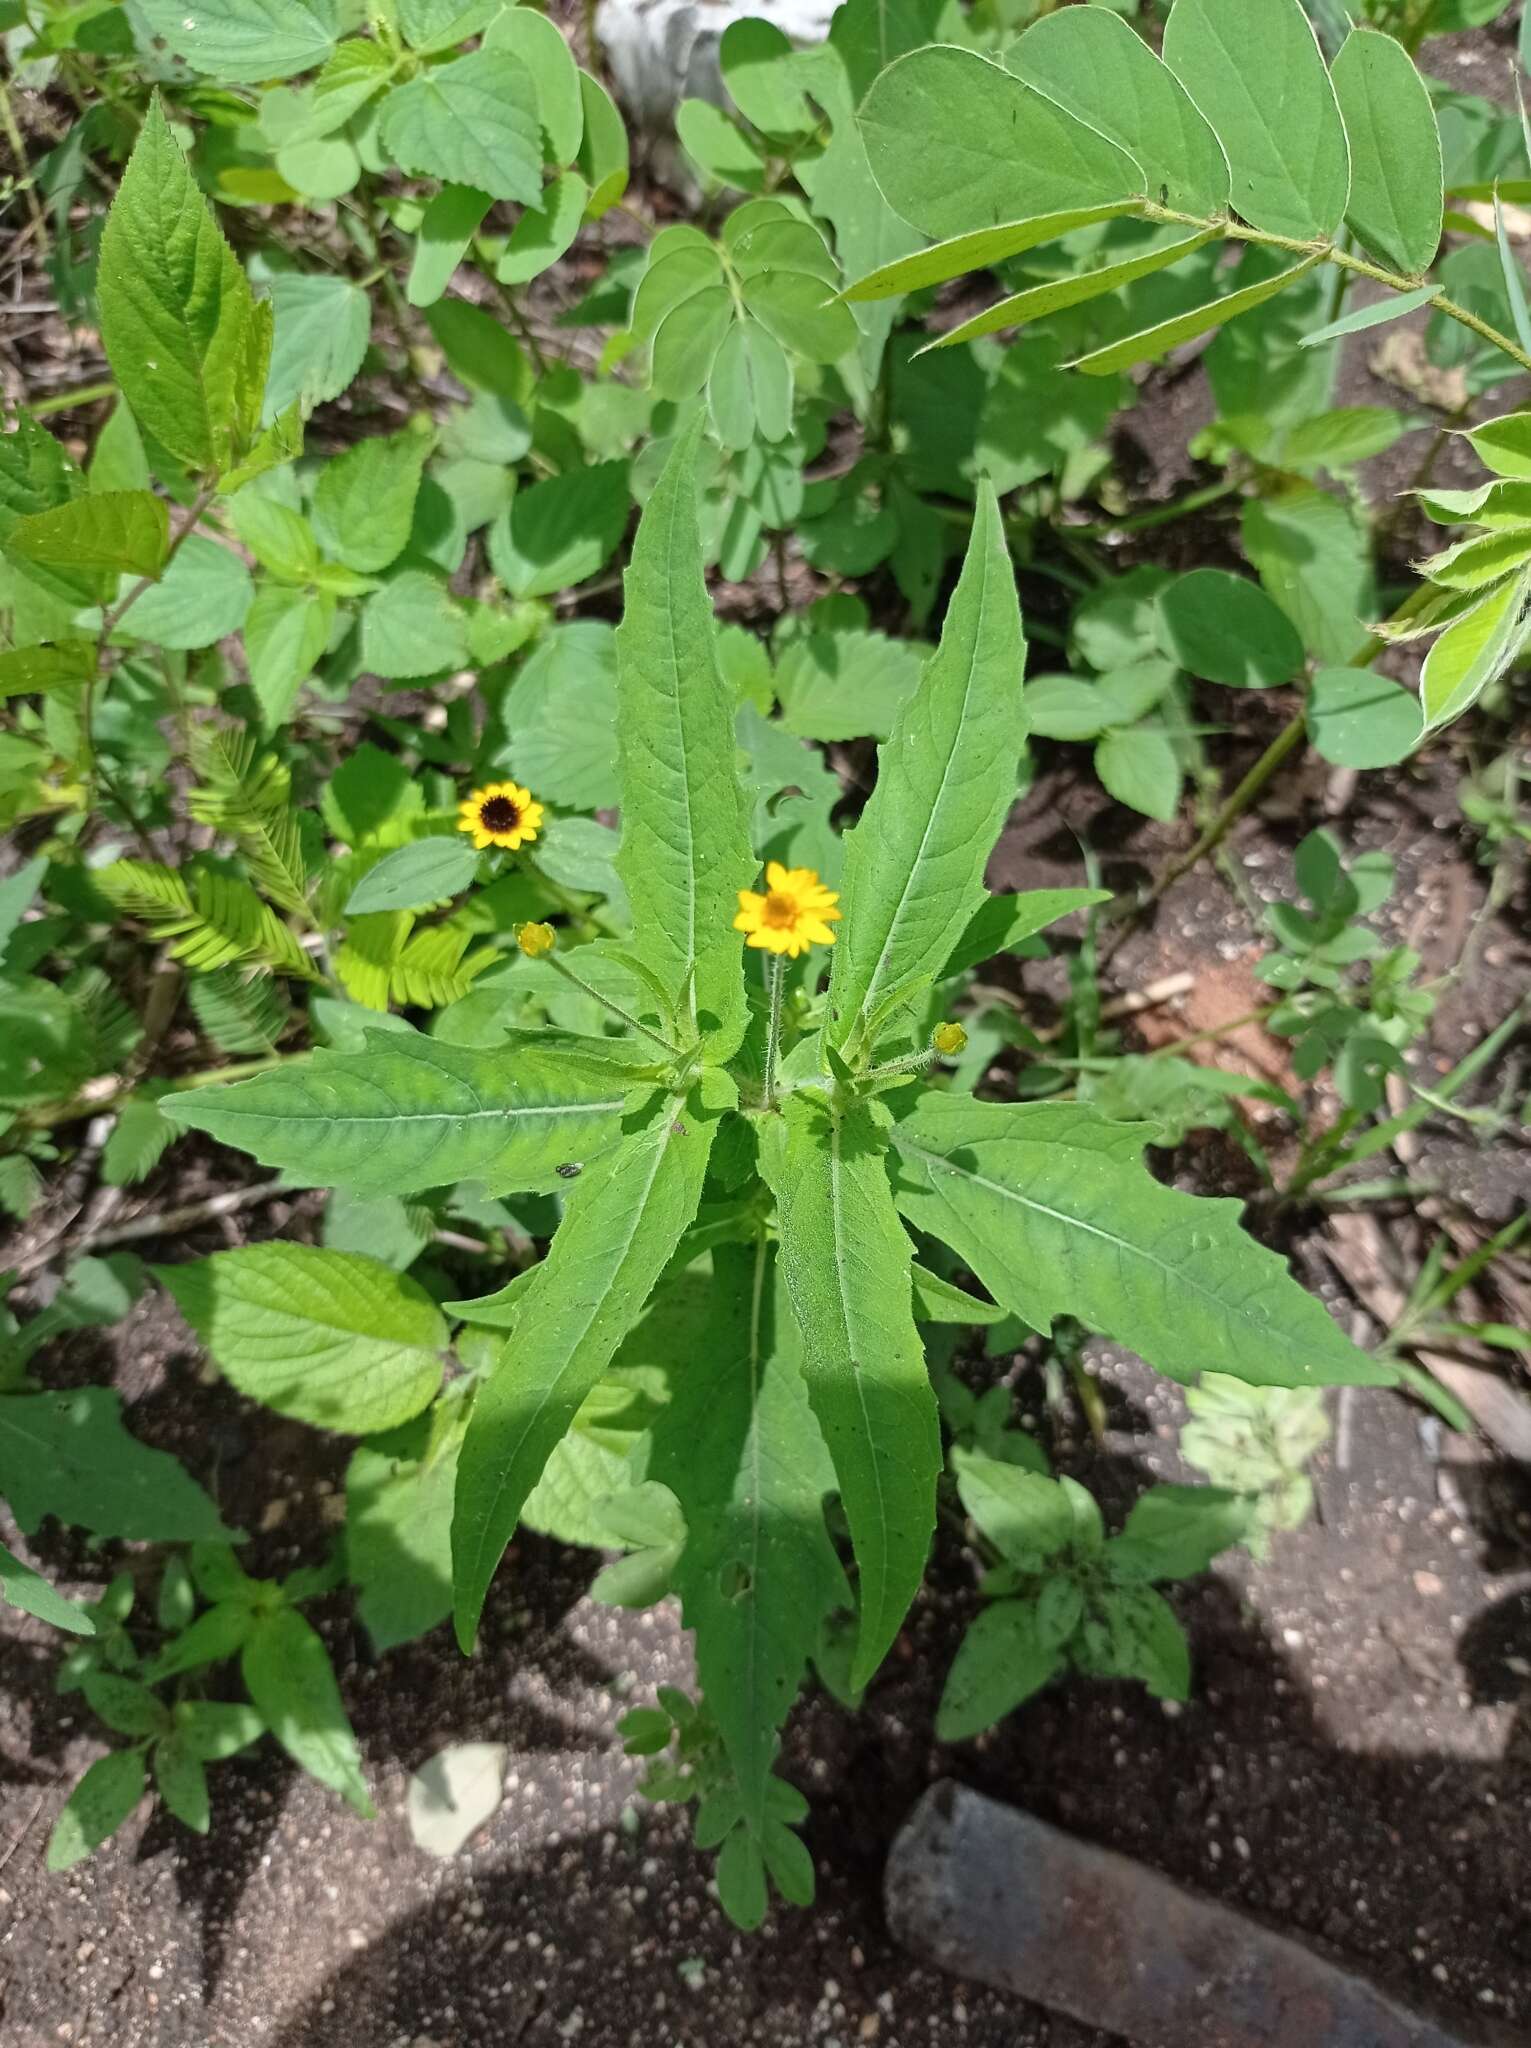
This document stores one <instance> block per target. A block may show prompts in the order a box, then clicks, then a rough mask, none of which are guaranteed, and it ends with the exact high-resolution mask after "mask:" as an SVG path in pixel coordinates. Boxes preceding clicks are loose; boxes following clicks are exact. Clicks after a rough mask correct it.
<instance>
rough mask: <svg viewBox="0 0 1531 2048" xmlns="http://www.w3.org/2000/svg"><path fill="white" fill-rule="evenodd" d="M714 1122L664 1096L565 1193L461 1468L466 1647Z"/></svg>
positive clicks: (655, 1258)
mask: <svg viewBox="0 0 1531 2048" xmlns="http://www.w3.org/2000/svg"><path fill="white" fill-rule="evenodd" d="M716 1127H717V1114H716V1112H713V1111H709V1110H706V1109H703V1108H702V1106H701V1105H700V1103H699V1102H698V1101H697V1100H696V1099H695V1098H694V1097H693V1098H692V1099H690V1100H688V1101H686V1102H683V1103H682V1102H677V1101H676V1100H675V1099H674V1098H673V1097H672V1096H669V1095H662V1096H659V1097H657V1098H656V1099H654V1100H653V1101H652V1102H651V1104H650V1106H649V1108H648V1110H647V1112H646V1114H645V1115H644V1117H643V1119H642V1120H641V1121H640V1122H638V1123H637V1124H636V1125H635V1126H634V1127H633V1128H631V1129H630V1130H629V1131H628V1133H627V1135H626V1136H625V1137H624V1138H623V1139H622V1141H621V1143H620V1144H619V1145H618V1146H617V1147H616V1149H615V1150H614V1152H613V1153H612V1154H611V1156H610V1158H609V1159H608V1160H607V1161H606V1162H605V1164H604V1165H603V1166H602V1167H600V1168H599V1169H598V1170H596V1171H590V1172H587V1174H586V1175H585V1176H584V1177H583V1178H582V1179H581V1180H580V1181H579V1182H578V1183H576V1185H575V1186H574V1188H573V1190H572V1192H571V1193H570V1196H569V1201H568V1206H567V1208H566V1209H565V1211H564V1218H563V1221H562V1223H561V1224H560V1225H559V1227H558V1229H557V1231H556V1232H555V1234H554V1237H553V1242H552V1246H551V1248H550V1249H549V1252H548V1255H547V1257H546V1258H545V1259H544V1260H543V1262H542V1264H541V1265H540V1266H539V1267H538V1268H537V1270H536V1276H535V1278H534V1279H533V1280H532V1281H531V1283H530V1284H529V1285H528V1287H527V1290H526V1294H525V1297H524V1300H523V1304H522V1308H521V1313H520V1315H519V1317H518V1318H517V1321H516V1326H515V1328H514V1330H513V1331H512V1332H511V1334H510V1337H509V1338H508V1340H507V1342H506V1345H505V1350H504V1352H503V1354H502V1356H501V1359H500V1363H499V1365H498V1367H497V1368H496V1370H495V1371H494V1373H493V1374H492V1375H491V1376H490V1377H489V1378H488V1379H487V1380H486V1381H484V1383H483V1384H482V1385H481V1386H480V1388H479V1389H478V1392H477V1395H476V1397H475V1399H474V1404H473V1412H472V1415H471V1416H470V1418H469V1422H468V1433H467V1436H466V1437H465V1438H464V1440H463V1447H462V1453H461V1456H460V1458H459V1460H458V1468H457V1494H456V1507H455V1511H454V1513H453V1517H452V1579H453V1592H454V1614H455V1619H456V1627H457V1639H458V1641H459V1643H461V1645H462V1647H463V1648H464V1649H465V1650H468V1649H471V1648H472V1646H473V1639H474V1637H475V1635H476V1634H477V1631H478V1620H479V1615H480V1613H481V1612H482V1610H483V1605H484V1596H485V1595H486V1593H487V1592H488V1590H489V1582H490V1580H491V1579H492V1578H493V1577H494V1574H495V1569H496V1567H497V1566H498V1564H499V1562H500V1558H501V1556H502V1555H503V1553H504V1550H505V1546H506V1544H507V1543H508V1542H509V1541H510V1539H511V1537H512V1535H513V1534H514V1533H515V1528H516V1523H517V1522H518V1521H519V1519H520V1515H521V1509H522V1506H523V1505H524V1503H525V1501H526V1498H527V1495H528V1494H529V1493H530V1492H531V1490H532V1488H533V1487H534V1486H535V1485H536V1483H537V1480H538V1478H539V1477H540V1475H541V1473H542V1469H543V1467H544V1466H545V1465H546V1464H547V1461H548V1458H549V1456H550V1455H551V1453H552V1450H553V1447H554V1445H555V1444H557V1443H558V1441H559V1439H560V1438H561V1437H562V1436H563V1435H564V1433H565V1431H566V1430H567V1429H568V1427H569V1425H570V1423H571V1422H572V1421H573V1420H574V1415H575V1411H576V1410H577V1409H578V1407H579V1405H580V1403H581V1402H582V1401H583V1400H584V1398H585V1396H586V1395H587V1394H588V1393H589V1391H590V1389H591V1388H592V1387H593V1386H594V1385H595V1383H596V1381H597V1380H598V1379H599V1378H600V1376H601V1374H602V1373H603V1372H604V1371H605V1370H606V1367H607V1366H608V1365H609V1364H610V1362H611V1358H612V1354H613V1352H615V1350H616V1348H617V1346H618V1345H619V1344H620V1343H621V1341H622V1339H623V1338H624V1337H625V1336H626V1335H627V1333H628V1331H629V1330H630V1329H631V1328H632V1327H633V1325H634V1323H636V1322H637V1320H638V1318H639V1316H640V1315H641V1314H642V1312H643V1305H644V1303H645V1302H646V1301H647V1300H648V1297H649V1295H650V1293H651V1292H652V1291H653V1288H654V1285H655V1283H656V1281H657V1280H658V1279H659V1276H660V1274H661V1273H662V1272H663V1271H664V1269H665V1266H666V1265H667V1264H668V1263H669V1261H670V1258H671V1256H672V1255H673V1253H674V1251H675V1248H676V1246H677V1245H678V1244H679V1242H680V1239H681V1234H682V1232H683V1231H684V1230H685V1228H686V1226H687V1224H688V1223H690V1221H691V1219H692V1217H693V1216H694V1215H695V1214H696V1207H697V1203H698V1202H699V1201H700V1199H701V1193H702V1180H703V1176H704V1175H705V1173H706V1171H707V1155H708V1153H709V1152H710V1151H711V1149H712V1138H713V1132H714V1131H715V1129H716Z"/></svg>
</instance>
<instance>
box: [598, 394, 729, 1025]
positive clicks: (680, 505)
mask: <svg viewBox="0 0 1531 2048" xmlns="http://www.w3.org/2000/svg"><path fill="white" fill-rule="evenodd" d="M700 431H701V429H700V423H699V422H698V424H697V425H696V426H694V427H693V428H691V429H690V430H688V432H687V433H686V434H685V435H684V436H683V437H682V438H681V439H679V440H678V441H677V442H676V444H675V446H674V448H673V449H672V450H671V453H670V457H669V460H668V461H667V462H666V464H665V467H664V472H663V474H662V475H661V477H660V479H659V482H658V483H657V484H656V485H655V487H654V492H653V495H652V496H651V497H650V499H649V502H648V505H647V506H646V508H645V510H644V514H643V518H642V520H641V521H640V523H639V527H638V536H637V539H636V540H635V541H634V543H633V552H632V561H631V564H630V565H629V568H628V570H627V575H626V577H625V579H624V588H625V591H626V608H625V610H624V613H623V618H622V624H621V626H620V627H619V628H618V630H617V737H618V745H619V749H620V753H621V760H622V773H623V796H622V846H621V851H620V852H619V854H618V855H617V872H618V874H619V875H620V876H621V878H622V881H623V884H624V886H625V887H626V889H627V892H628V895H629V896H630V898H631V900H632V904H633V914H634V929H633V944H632V950H633V953H634V954H635V955H636V957H637V958H638V959H640V960H641V961H642V962H643V963H644V965H645V966H647V967H650V968H652V969H653V971H654V972H655V973H656V974H657V975H658V976H659V978H660V980H661V981H662V982H663V983H664V985H665V987H666V988H667V989H669V990H670V991H671V992H672V994H673V996H674V997H675V999H676V1000H677V1001H678V1000H679V999H680V996H681V991H682V988H683V986H685V987H687V988H688V997H687V1000H688V1002H689V1005H690V1015H691V1017H692V1020H693V1022H694V1023H695V1024H696V1025H697V1027H698V1029H699V1030H700V1031H701V1032H702V1033H703V1034H704V1035H705V1036H707V1037H709V1038H710V1039H711V1041H712V1044H713V1046H714V1049H715V1051H716V1052H717V1054H718V1056H719V1057H726V1056H727V1054H729V1053H730V1052H732V1051H733V1049H734V1048H735V1047H736V1046H737V1044H738V1043H739V1039H740V1036H741V1035H742V1033H743V1030H744V1018H745V1012H744V978H743V974H742V972H741V969H740V951H741V946H742V942H741V940H740V938H739V935H738V933H737V932H735V931H734V930H733V920H734V916H735V914H736V912H737V911H738V908H739V895H738V892H739V891H740V890H741V889H744V888H748V887H749V885H750V883H751V882H752V881H753V879H754V874H755V858H754V855H753V854H752V853H751V852H750V847H749V840H748V838H747V837H746V835H745V829H744V800H743V797H742V795H741V793H740V789H739V780H738V774H737V771H736V769H735V766H734V754H735V745H734V704H733V699H732V696H731V693H730V692H729V690H728V688H727V686H726V685H725V683H724V681H723V677H722V673H721V671H720V670H719V667H718V656H717V635H716V628H715V626H714V623H713V615H712V604H711V601H710V599H709V598H708V595H707V586H706V583H705V582H704V580H703V577H702V543H701V535H700V532H699V530H698V525H697V504H696V456H697V445H698V437H699V435H700Z"/></svg>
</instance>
